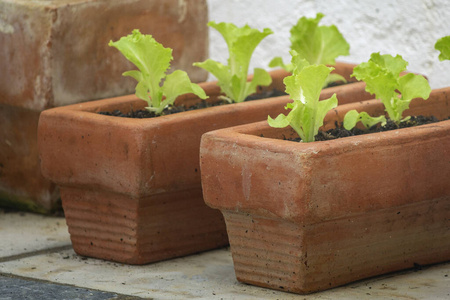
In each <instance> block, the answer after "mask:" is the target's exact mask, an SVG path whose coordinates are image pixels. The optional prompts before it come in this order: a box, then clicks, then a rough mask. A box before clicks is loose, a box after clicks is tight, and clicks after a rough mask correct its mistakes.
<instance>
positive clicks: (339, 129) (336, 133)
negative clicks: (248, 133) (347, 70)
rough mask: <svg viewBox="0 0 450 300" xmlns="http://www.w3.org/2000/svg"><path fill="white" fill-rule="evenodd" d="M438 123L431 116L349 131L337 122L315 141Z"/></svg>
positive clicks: (317, 136)
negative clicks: (334, 126)
mask: <svg viewBox="0 0 450 300" xmlns="http://www.w3.org/2000/svg"><path fill="white" fill-rule="evenodd" d="M449 118H450V117H449ZM436 122H439V120H438V119H437V118H436V117H434V116H431V117H425V116H411V118H410V119H409V120H407V121H404V122H401V123H400V125H398V126H397V124H395V122H393V121H391V120H387V122H386V125H384V126H379V125H374V126H372V127H371V128H369V129H367V130H362V129H359V128H353V129H352V130H347V129H345V128H344V127H343V126H342V124H337V122H336V128H333V129H330V130H327V131H319V133H318V134H317V135H316V136H315V137H314V139H315V141H329V140H334V139H338V138H344V137H348V136H355V135H361V134H369V133H375V132H383V131H389V130H396V129H400V128H407V127H413V126H419V125H425V124H430V123H436ZM285 140H289V141H293V142H300V141H301V139H300V138H295V139H287V138H285Z"/></svg>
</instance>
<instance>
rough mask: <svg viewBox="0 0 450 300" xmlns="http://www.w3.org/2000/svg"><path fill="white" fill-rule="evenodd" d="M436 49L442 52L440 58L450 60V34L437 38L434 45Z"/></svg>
mask: <svg viewBox="0 0 450 300" xmlns="http://www.w3.org/2000/svg"><path fill="white" fill-rule="evenodd" d="M434 48H435V49H436V50H439V51H440V52H441V53H440V54H439V60H440V61H442V60H450V35H448V36H444V37H442V38H440V39H439V40H437V42H436V44H435V45H434Z"/></svg>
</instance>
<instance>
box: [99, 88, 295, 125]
mask: <svg viewBox="0 0 450 300" xmlns="http://www.w3.org/2000/svg"><path fill="white" fill-rule="evenodd" d="M284 95H287V94H286V93H285V92H283V91H280V90H277V89H273V90H268V91H263V92H261V93H258V94H254V95H250V96H248V97H247V98H246V99H245V100H244V101H254V100H261V99H265V98H272V97H278V96H284ZM227 104H230V103H229V102H228V101H226V100H223V101H219V102H216V103H209V102H206V101H204V100H202V101H201V102H199V103H197V104H195V105H192V106H190V107H184V106H168V107H166V108H165V109H164V110H163V112H162V114H161V115H171V114H176V113H179V112H183V111H190V110H196V109H202V108H207V107H213V106H221V105H227ZM98 114H101V115H106V116H115V117H124V118H139V119H142V118H155V117H158V116H157V115H155V113H154V112H150V111H148V110H146V109H141V110H131V111H130V112H128V113H123V112H121V111H120V110H114V111H112V112H110V111H100V112H98Z"/></svg>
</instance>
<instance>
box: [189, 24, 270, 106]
mask: <svg viewBox="0 0 450 300" xmlns="http://www.w3.org/2000/svg"><path fill="white" fill-rule="evenodd" d="M208 26H210V27H212V28H214V29H216V30H217V31H218V32H219V33H220V34H221V35H222V36H223V38H224V39H225V41H226V43H227V46H228V53H229V58H228V66H226V65H223V64H221V63H220V62H217V61H214V60H212V59H207V60H206V61H204V62H198V63H194V66H197V67H200V68H203V69H205V70H206V71H208V72H210V73H211V74H213V75H214V76H215V77H216V78H217V80H218V85H219V86H220V88H221V90H222V92H223V93H224V94H225V95H226V96H225V97H223V98H224V99H226V100H227V101H228V102H230V103H231V102H233V101H234V102H242V101H244V100H245V98H246V97H247V96H248V95H250V94H253V93H255V92H256V88H257V87H258V86H267V85H269V84H271V83H272V78H271V77H270V75H269V73H267V71H265V70H264V69H259V68H255V70H254V72H253V79H252V80H251V81H250V82H248V81H247V76H248V68H249V66H250V59H251V57H252V54H253V51H254V50H255V48H256V46H258V44H259V43H260V42H261V41H262V40H263V39H264V38H265V37H266V36H268V35H270V34H272V33H273V31H272V30H270V29H269V28H265V29H264V30H263V31H262V32H261V31H259V30H257V29H253V28H250V27H249V26H248V25H245V26H244V27H241V28H239V27H237V26H236V25H234V24H231V23H218V24H217V23H215V22H214V21H211V22H209V23H208Z"/></svg>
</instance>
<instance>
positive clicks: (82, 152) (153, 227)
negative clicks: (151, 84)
mask: <svg viewBox="0 0 450 300" xmlns="http://www.w3.org/2000/svg"><path fill="white" fill-rule="evenodd" d="M340 66H342V69H343V70H347V71H345V72H346V73H345V72H344V74H346V75H349V74H350V73H351V70H352V67H353V66H352V65H347V64H341V65H340ZM272 75H273V76H274V83H273V85H274V86H278V88H282V86H281V84H282V79H283V77H284V76H286V73H285V72H283V71H275V72H273V73H272ZM201 86H202V87H203V88H204V89H205V90H206V91H207V94H208V95H210V97H211V100H212V101H214V100H215V99H216V98H217V96H218V95H219V88H218V87H217V85H216V83H214V82H209V83H203V84H201ZM334 92H337V93H338V95H339V96H340V98H342V101H351V100H353V101H356V100H357V99H360V100H361V99H367V98H368V97H370V96H369V94H367V93H366V92H365V91H364V84H362V83H353V84H348V85H345V86H340V87H333V88H329V89H326V90H325V91H324V92H323V96H324V97H326V96H328V97H329V95H330V94H331V93H334ZM177 101H179V102H184V103H189V104H192V103H193V102H196V101H199V99H198V98H196V97H192V96H189V95H187V96H184V97H181V98H180V99H177ZM288 101H289V98H288V97H287V96H283V97H278V98H273V99H270V100H269V99H265V100H260V101H251V102H246V103H240V104H232V105H225V106H220V107H211V108H207V109H202V110H196V111H189V112H183V113H178V114H174V115H168V116H162V117H158V118H153V119H128V118H119V117H111V116H104V115H99V114H96V113H95V112H98V111H112V110H114V109H121V110H122V111H128V110H130V109H131V108H133V109H135V110H136V109H139V108H143V107H144V106H145V104H146V103H145V102H144V101H142V100H139V99H137V98H136V97H135V96H134V95H131V96H125V97H119V98H113V99H106V100H99V101H92V102H86V103H82V104H77V105H70V106H65V107H59V108H54V109H50V110H47V111H44V112H43V113H42V114H41V117H40V120H39V128H38V144H39V151H40V159H41V169H42V173H43V175H44V176H45V177H46V178H48V179H49V180H51V181H52V182H54V183H56V184H57V185H58V186H60V189H61V197H62V204H63V209H64V212H65V215H66V220H67V224H68V226H69V232H70V235H71V239H72V243H73V247H74V249H75V251H76V252H77V253H78V254H80V255H85V256H91V257H97V258H102V259H107V260H113V261H118V262H124V263H130V264H144V263H149V262H153V261H158V260H162V259H168V258H172V257H176V256H182V255H187V254H191V253H195V252H199V251H204V250H208V249H213V248H217V247H221V246H225V245H227V244H228V238H227V234H226V229H225V223H224V221H223V218H222V216H221V214H220V212H218V211H216V210H213V209H210V208H209V207H207V206H206V205H205V204H204V201H203V197H202V190H201V182H200V166H199V148H200V138H201V135H202V134H203V133H205V132H207V131H211V130H215V129H219V128H224V127H229V126H234V125H239V124H244V123H248V122H255V121H260V120H263V119H267V115H268V114H269V112H270V113H271V115H272V116H275V115H276V114H278V113H280V112H282V111H284V105H285V104H286V103H287V102H288Z"/></svg>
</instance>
